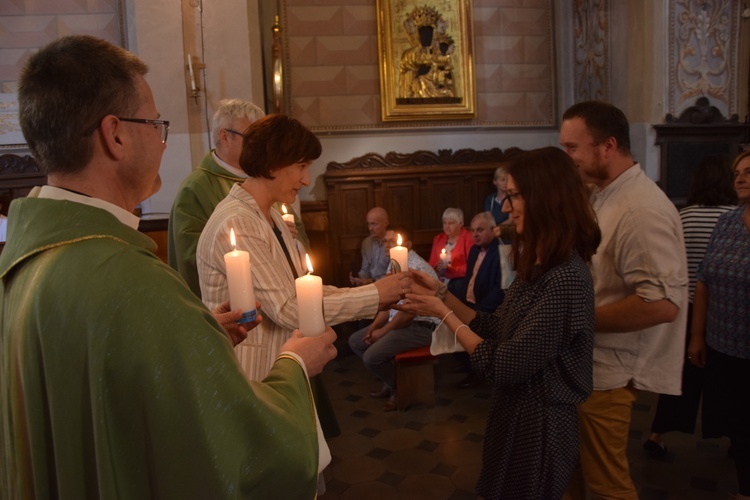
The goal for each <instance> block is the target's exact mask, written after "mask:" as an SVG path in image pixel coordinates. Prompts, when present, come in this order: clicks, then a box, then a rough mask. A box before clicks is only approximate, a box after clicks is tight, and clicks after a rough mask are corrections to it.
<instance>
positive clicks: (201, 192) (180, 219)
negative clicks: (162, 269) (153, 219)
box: [167, 152, 310, 297]
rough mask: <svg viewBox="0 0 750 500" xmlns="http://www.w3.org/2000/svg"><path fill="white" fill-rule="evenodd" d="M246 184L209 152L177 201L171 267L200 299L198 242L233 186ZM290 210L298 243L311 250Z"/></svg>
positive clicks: (169, 237) (169, 241) (170, 237)
mask: <svg viewBox="0 0 750 500" xmlns="http://www.w3.org/2000/svg"><path fill="white" fill-rule="evenodd" d="M242 181H244V179H243V178H242V177H237V176H235V175H234V174H232V173H231V172H229V171H227V170H226V169H224V168H222V167H221V166H220V165H219V164H218V163H216V161H215V160H214V159H213V156H212V155H211V152H209V153H208V154H207V155H206V156H205V157H204V158H203V160H202V161H201V163H200V165H198V168H197V169H196V170H194V171H193V172H191V173H190V175H188V176H187V177H186V178H185V180H184V181H183V182H182V185H181V186H180V189H179V191H178V192H177V196H176V197H175V200H174V204H173V205H172V213H171V214H170V216H169V230H168V233H167V256H168V260H169V265H170V266H172V267H173V268H174V269H176V270H177V272H178V273H180V275H181V276H182V277H183V278H185V281H186V282H187V284H188V286H189V287H190V289H191V290H192V291H193V293H195V294H196V295H197V296H198V297H200V296H201V287H200V282H199V280H198V269H197V268H196V265H195V250H196V248H197V247H198V238H200V235H201V231H203V228H204V227H205V225H206V222H208V218H209V217H211V214H212V213H213V211H214V208H216V205H218V204H219V202H220V201H221V200H223V199H224V198H226V197H227V195H228V194H229V190H230V189H232V185H233V184H235V183H237V182H242ZM278 205H279V206H276V205H274V208H276V209H277V210H279V211H281V204H278ZM287 210H289V213H291V214H294V220H295V222H296V226H297V239H299V241H300V242H301V243H302V244H303V245H304V246H305V248H309V247H310V243H309V241H308V239H307V234H306V233H305V226H304V225H303V224H302V220H301V218H300V217H299V216H298V215H297V214H295V213H294V210H293V209H292V207H290V206H288V207H287Z"/></svg>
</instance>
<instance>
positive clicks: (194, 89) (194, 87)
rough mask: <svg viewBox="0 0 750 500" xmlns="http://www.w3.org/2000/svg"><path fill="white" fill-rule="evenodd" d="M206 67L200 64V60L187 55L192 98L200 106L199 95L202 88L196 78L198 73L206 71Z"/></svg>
mask: <svg viewBox="0 0 750 500" xmlns="http://www.w3.org/2000/svg"><path fill="white" fill-rule="evenodd" d="M205 67H206V65H205V64H203V63H202V62H200V59H198V58H197V57H193V56H191V55H190V54H188V55H187V67H186V68H185V69H187V71H188V77H189V79H190V97H192V98H193V99H195V103H196V104H198V95H199V94H200V91H201V88H200V85H199V84H198V79H197V78H196V76H195V73H196V71H201V70H202V69H205Z"/></svg>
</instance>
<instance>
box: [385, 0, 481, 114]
mask: <svg viewBox="0 0 750 500" xmlns="http://www.w3.org/2000/svg"><path fill="white" fill-rule="evenodd" d="M377 9H378V50H379V66H380V106H381V113H382V119H383V121H385V122H390V121H418V120H431V121H435V120H471V119H473V118H476V92H475V85H474V47H473V45H474V39H473V32H472V11H471V9H472V2H471V0H427V1H425V0H377Z"/></svg>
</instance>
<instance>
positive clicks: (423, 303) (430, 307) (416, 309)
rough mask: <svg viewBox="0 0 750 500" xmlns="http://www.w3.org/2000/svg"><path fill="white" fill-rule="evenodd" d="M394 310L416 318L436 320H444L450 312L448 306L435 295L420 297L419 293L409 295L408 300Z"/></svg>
mask: <svg viewBox="0 0 750 500" xmlns="http://www.w3.org/2000/svg"><path fill="white" fill-rule="evenodd" d="M394 309H397V310H399V311H404V312H407V313H410V314H414V315H415V316H434V317H435V318H443V317H444V316H445V315H446V314H448V311H450V309H449V308H448V306H446V305H445V304H444V303H443V301H442V300H440V299H439V298H438V297H436V296H435V295H420V294H417V293H409V294H407V295H406V300H404V301H403V302H401V303H400V304H398V305H396V306H394Z"/></svg>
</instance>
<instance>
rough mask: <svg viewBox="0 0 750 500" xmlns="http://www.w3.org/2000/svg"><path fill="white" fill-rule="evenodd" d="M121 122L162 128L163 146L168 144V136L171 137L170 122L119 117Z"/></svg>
mask: <svg viewBox="0 0 750 500" xmlns="http://www.w3.org/2000/svg"><path fill="white" fill-rule="evenodd" d="M117 119H118V120H120V121H121V122H132V123H147V124H149V125H153V126H154V128H157V127H161V142H162V144H166V143H167V136H168V135H169V120H149V119H146V118H120V117H119V116H118V117H117Z"/></svg>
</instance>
